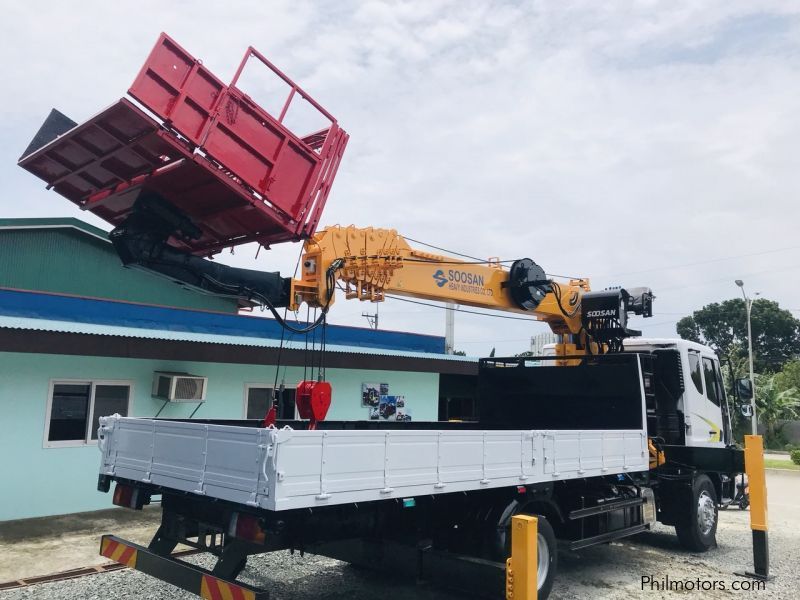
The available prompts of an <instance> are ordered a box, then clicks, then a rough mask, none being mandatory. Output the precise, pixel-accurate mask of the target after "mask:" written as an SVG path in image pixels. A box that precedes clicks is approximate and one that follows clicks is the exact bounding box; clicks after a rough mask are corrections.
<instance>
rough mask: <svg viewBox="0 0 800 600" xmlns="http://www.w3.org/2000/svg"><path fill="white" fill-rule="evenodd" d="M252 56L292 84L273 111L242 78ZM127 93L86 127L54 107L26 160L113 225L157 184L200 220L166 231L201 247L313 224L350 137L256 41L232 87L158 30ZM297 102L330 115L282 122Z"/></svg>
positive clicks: (279, 237)
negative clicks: (298, 127) (179, 231)
mask: <svg viewBox="0 0 800 600" xmlns="http://www.w3.org/2000/svg"><path fill="white" fill-rule="evenodd" d="M251 57H255V58H257V59H258V60H259V61H260V62H261V63H262V64H263V65H264V66H266V67H267V68H269V69H270V70H271V71H272V72H273V73H274V74H275V75H277V76H278V77H279V78H280V79H282V80H283V82H284V83H285V84H286V86H285V88H286V92H287V95H286V97H285V99H284V98H283V97H281V98H280V101H281V103H282V106H283V108H282V110H281V112H280V114H279V115H278V116H277V117H275V116H273V115H272V114H270V113H269V112H267V111H266V110H265V109H264V108H263V107H261V106H259V105H258V104H257V103H256V102H255V101H254V100H253V99H252V98H251V97H250V96H248V95H247V94H246V93H244V92H243V91H242V90H240V89H239V88H238V87H237V85H236V84H237V81H238V79H239V76H240V75H241V73H242V71H243V69H244V67H245V66H246V65H247V62H248V60H249V59H250V58H251ZM128 93H129V94H130V96H131V97H132V99H128V98H122V99H120V100H119V101H118V102H116V103H115V104H113V105H112V106H111V107H109V108H107V109H105V110H103V111H101V112H100V113H99V114H97V115H95V116H93V117H92V118H90V119H89V120H87V121H85V122H84V123H82V124H80V125H78V124H76V123H75V122H74V121H72V120H71V119H68V118H67V117H65V116H64V115H63V114H61V113H60V112H58V111H56V110H54V111H53V112H51V114H50V116H49V117H48V118H47V120H46V121H45V123H44V124H43V125H42V127H41V128H40V130H39V132H38V133H37V134H36V136H35V137H34V139H33V141H32V142H31V144H30V145H29V146H28V149H27V150H26V151H25V154H24V156H23V157H22V158H21V159H20V161H19V164H20V166H21V167H22V168H24V169H26V170H27V171H30V172H31V173H33V174H34V175H36V176H37V177H39V178H41V179H43V180H44V181H45V182H47V185H48V187H51V188H53V189H54V190H55V191H56V192H58V193H59V194H61V195H62V196H64V197H66V198H67V199H69V200H70V201H72V202H74V203H75V204H77V205H78V206H79V207H81V208H82V209H83V210H88V211H90V212H92V213H94V214H96V215H97V216H99V217H100V218H102V219H104V220H106V221H108V222H109V223H111V224H112V225H114V226H116V225H119V224H120V223H121V222H122V221H123V220H124V219H125V218H126V217H127V216H128V214H129V213H130V211H131V210H132V207H133V204H134V202H135V200H136V198H137V197H138V196H139V195H140V194H141V193H142V192H148V191H149V192H155V193H157V194H158V195H159V196H160V197H162V198H164V199H165V200H166V201H167V202H169V203H171V204H173V205H174V207H175V208H176V209H177V210H179V211H180V212H181V213H183V214H184V215H186V216H187V217H188V218H189V219H190V220H191V221H192V222H193V223H195V224H196V225H197V227H198V228H199V229H200V230H201V232H202V235H200V236H199V237H198V238H197V239H193V240H186V239H182V240H179V239H172V240H170V244H171V245H174V246H176V247H179V248H182V249H185V250H189V251H190V252H192V253H194V254H197V255H209V254H213V253H215V252H219V251H220V250H222V249H223V248H226V247H232V246H236V245H239V244H245V243H248V242H258V243H260V244H262V245H264V246H268V245H270V244H274V243H278V242H284V241H298V240H301V239H304V238H306V237H309V236H311V235H312V234H313V233H314V232H315V231H316V227H317V224H318V222H319V218H320V216H321V213H322V209H323V208H324V206H325V201H326V200H327V197H328V194H329V192H330V189H331V185H332V183H333V180H334V178H335V176H336V171H337V169H338V166H339V162H340V160H341V158H342V154H343V153H344V149H345V147H346V145H347V140H348V135H347V134H346V133H345V132H344V130H342V129H341V128H340V127H339V126H338V124H337V122H336V119H334V118H333V117H332V116H331V115H330V114H329V113H328V112H327V111H325V109H324V108H322V107H321V106H320V105H319V104H317V103H316V102H315V101H314V100H313V99H312V98H311V97H309V96H308V95H307V94H306V93H305V92H304V91H303V90H302V89H301V88H300V87H299V86H297V84H295V83H294V82H293V81H292V80H291V79H289V78H288V77H287V76H286V75H284V74H283V73H281V72H280V71H279V70H278V69H277V68H276V67H275V66H274V65H272V63H270V62H269V61H268V60H267V59H266V58H264V57H263V56H262V55H261V54H259V53H258V52H257V51H256V50H255V49H254V48H252V47H251V48H248V49H247V51H246V53H245V56H244V59H243V60H242V63H241V64H240V66H239V69H238V70H237V72H236V75H235V76H234V78H233V80H232V82H231V83H230V84H229V85H225V84H223V83H222V82H221V81H220V80H219V79H218V78H217V77H215V76H214V75H213V74H212V73H211V72H210V71H209V70H208V69H206V68H205V67H204V66H203V65H202V63H201V62H200V61H199V60H197V59H195V58H194V57H193V56H192V55H191V54H189V53H188V52H186V51H185V50H184V49H183V48H181V47H180V46H179V45H178V44H177V43H175V41H174V40H172V39H171V38H169V36H167V35H166V34H161V36H160V37H159V39H158V42H157V43H156V45H155V47H154V48H153V50H152V52H151V53H150V56H149V57H148V59H147V61H146V62H145V64H144V66H143V67H142V69H141V71H140V72H139V74H138V75H137V77H136V80H135V81H134V83H133V85H132V86H131V88H130V89H129V90H128ZM298 96H299V98H297V97H298ZM294 100H296V101H300V100H303V101H306V102H307V103H308V104H310V105H311V106H312V107H313V108H314V109H316V110H317V111H318V112H319V114H320V115H321V116H322V120H323V121H324V122H326V123H327V124H328V125H327V126H326V127H325V128H324V129H323V130H321V131H318V130H315V131H312V132H306V133H304V134H302V135H300V134H297V133H295V132H293V131H291V130H290V129H289V128H288V127H287V126H286V125H285V124H284V122H283V121H284V117H285V116H286V115H287V112H288V111H290V108H291V106H290V105H292V102H293V101H294Z"/></svg>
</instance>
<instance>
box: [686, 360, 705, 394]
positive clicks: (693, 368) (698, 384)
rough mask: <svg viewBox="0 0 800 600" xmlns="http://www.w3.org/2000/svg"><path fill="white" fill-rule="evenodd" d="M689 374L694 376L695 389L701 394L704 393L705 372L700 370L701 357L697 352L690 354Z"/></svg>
mask: <svg viewBox="0 0 800 600" xmlns="http://www.w3.org/2000/svg"><path fill="white" fill-rule="evenodd" d="M689 372H690V373H691V375H692V381H693V382H694V387H695V388H697V391H698V392H700V393H701V394H702V393H703V371H702V369H701V368H700V355H699V354H698V353H697V352H689Z"/></svg>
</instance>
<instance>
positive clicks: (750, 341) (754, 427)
mask: <svg viewBox="0 0 800 600" xmlns="http://www.w3.org/2000/svg"><path fill="white" fill-rule="evenodd" d="M735 283H736V285H738V286H739V287H740V288H741V290H742V296H744V307H745V310H746V311H747V355H748V359H749V361H750V387H751V388H752V390H753V398H752V400H751V401H750V402H751V406H752V407H753V417H752V419H751V428H752V431H753V435H758V419H757V418H756V378H755V374H754V373H753V327H752V324H751V321H750V309H751V308H752V306H753V301H752V300H751V299H750V298H748V297H747V293H746V292H745V291H744V281H742V280H741V279H737V280H736V282H735Z"/></svg>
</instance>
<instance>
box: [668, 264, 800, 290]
mask: <svg viewBox="0 0 800 600" xmlns="http://www.w3.org/2000/svg"><path fill="white" fill-rule="evenodd" d="M794 269H800V265H792V266H791V267H783V268H781V269H768V270H766V271H755V272H753V273H746V274H744V275H741V274H740V275H738V277H739V278H740V279H747V278H748V277H755V276H756V275H769V274H772V273H782V272H784V271H793V270H794ZM733 277H735V276H734V275H730V276H728V277H721V278H720V279H704V280H702V281H696V282H694V283H687V284H684V285H673V286H667V287H664V288H659V290H658V292H659V293H663V292H670V291H673V290H682V289H685V288H690V287H695V286H699V285H707V284H710V283H720V282H722V281H733Z"/></svg>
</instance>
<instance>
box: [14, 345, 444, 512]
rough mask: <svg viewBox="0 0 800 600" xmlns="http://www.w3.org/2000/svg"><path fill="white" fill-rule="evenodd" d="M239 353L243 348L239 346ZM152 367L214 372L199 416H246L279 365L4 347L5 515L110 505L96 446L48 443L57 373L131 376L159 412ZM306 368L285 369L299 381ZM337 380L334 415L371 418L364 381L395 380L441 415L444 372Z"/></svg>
mask: <svg viewBox="0 0 800 600" xmlns="http://www.w3.org/2000/svg"><path fill="white" fill-rule="evenodd" d="M231 351H232V352H238V351H240V350H238V349H236V350H234V349H233V348H232V349H231ZM153 371H182V372H187V373H192V374H194V375H202V376H206V377H208V378H209V379H208V391H207V397H206V402H205V403H204V404H203V405H202V407H201V408H200V409H199V410H198V411H197V413H196V415H195V417H196V418H228V419H239V418H242V417H243V413H244V386H245V384H246V383H262V384H271V383H272V382H273V381H274V378H275V367H272V366H262V365H222V364H214V363H195V362H178V361H157V360H143V359H122V358H105V357H81V356H61V355H54V354H44V355H42V354H23V353H11V352H0V410H2V412H1V413H0V414H2V415H3V420H2V424H1V425H0V465H2V466H3V468H2V483H3V493H2V494H0V521H4V520H9V519H22V518H28V517H40V516H47V515H54V514H65V513H74V512H82V511H89V510H96V509H101V508H108V507H109V506H110V504H111V495H110V494H102V493H100V492H97V491H96V485H97V471H98V468H99V464H100V453H99V451H98V450H97V446H96V445H91V446H81V447H69V448H44V428H45V416H46V410H47V399H48V398H47V396H48V393H49V388H50V380H51V379H56V380H58V379H87V380H92V379H94V380H98V379H104V380H132V381H133V386H134V389H133V401H132V405H131V408H132V416H137V417H152V416H154V415H155V414H156V412H157V411H158V409H159V408H160V407H161V405H162V402H161V401H160V400H155V399H153V398H151V397H150V390H151V385H152V378H153ZM302 376H303V369H302V368H297V367H289V368H285V369H284V368H282V369H281V378H284V379H285V381H286V384H287V385H294V384H296V383H297V381H299V380H300V379H301V378H302ZM328 380H329V381H330V382H331V384H332V386H333V405H332V407H331V410H330V413H329V415H328V418H330V419H337V420H338V419H347V420H353V419H366V418H367V413H368V409H366V408H362V407H361V383H362V382H370V383H372V382H374V383H388V384H389V386H390V391H391V392H392V393H393V394H397V395H404V396H405V397H406V405H407V406H408V407H409V408H410V409H411V410H412V413H413V418H414V420H416V421H435V420H436V419H437V417H438V396H439V375H438V374H436V373H411V372H393V371H366V370H355V369H353V370H351V369H328ZM195 406H196V404H169V405H168V406H167V407H166V408H165V409H164V411H163V412H162V413H161V416H162V417H188V416H189V414H190V413H191V412H192V410H194V408H195Z"/></svg>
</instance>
